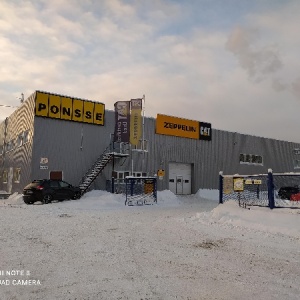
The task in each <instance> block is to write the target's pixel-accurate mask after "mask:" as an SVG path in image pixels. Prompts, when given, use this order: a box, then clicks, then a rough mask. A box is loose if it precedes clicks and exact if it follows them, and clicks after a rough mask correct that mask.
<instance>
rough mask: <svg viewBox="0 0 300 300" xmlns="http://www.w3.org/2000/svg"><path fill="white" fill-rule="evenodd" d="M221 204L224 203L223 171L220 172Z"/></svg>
mask: <svg viewBox="0 0 300 300" xmlns="http://www.w3.org/2000/svg"><path fill="white" fill-rule="evenodd" d="M219 204H223V171H220V172H219Z"/></svg>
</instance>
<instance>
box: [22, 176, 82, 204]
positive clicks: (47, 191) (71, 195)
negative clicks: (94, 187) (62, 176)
mask: <svg viewBox="0 0 300 300" xmlns="http://www.w3.org/2000/svg"><path fill="white" fill-rule="evenodd" d="M80 197H81V190H80V189H79V187H74V186H72V185H71V184H69V183H67V182H65V181H62V180H51V179H40V180H34V181H32V182H31V183H30V184H28V185H27V186H26V187H25V188H24V190H23V200H24V202H25V203H26V204H33V203H34V202H37V201H41V202H43V203H44V204H47V203H49V202H51V201H52V200H60V201H62V200H66V199H79V198H80Z"/></svg>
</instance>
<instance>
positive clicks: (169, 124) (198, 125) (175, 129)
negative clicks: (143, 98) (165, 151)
mask: <svg viewBox="0 0 300 300" xmlns="http://www.w3.org/2000/svg"><path fill="white" fill-rule="evenodd" d="M156 133H157V134H164V135H172V136H178V137H185V138H191V139H197V140H199V139H200V140H207V141H210V140H211V124H210V123H203V122H198V121H193V120H188V119H182V118H177V117H172V116H166V115H160V114H158V115H157V118H156Z"/></svg>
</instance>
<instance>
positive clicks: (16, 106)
mask: <svg viewBox="0 0 300 300" xmlns="http://www.w3.org/2000/svg"><path fill="white" fill-rule="evenodd" d="M0 106H4V107H13V108H16V107H18V106H10V105H3V104H0Z"/></svg>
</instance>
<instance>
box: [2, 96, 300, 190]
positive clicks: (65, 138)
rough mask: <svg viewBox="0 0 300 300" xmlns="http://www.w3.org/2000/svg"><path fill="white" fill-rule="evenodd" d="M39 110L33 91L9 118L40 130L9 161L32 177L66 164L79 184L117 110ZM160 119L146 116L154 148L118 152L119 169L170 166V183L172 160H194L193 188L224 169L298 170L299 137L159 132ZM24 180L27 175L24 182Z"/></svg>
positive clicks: (68, 176)
mask: <svg viewBox="0 0 300 300" xmlns="http://www.w3.org/2000/svg"><path fill="white" fill-rule="evenodd" d="M26 103H27V102H26ZM25 107H27V108H26V109H25ZM20 109H21V108H20ZM20 109H19V110H20ZM33 113H34V97H33V96H32V97H31V99H30V101H28V103H27V104H26V105H24V108H23V110H20V112H18V113H15V115H12V116H11V117H10V118H9V120H10V121H9V122H10V125H9V134H10V137H16V135H17V134H18V132H19V131H20V130H22V128H24V129H27V128H31V130H32V133H33V132H34V136H33V145H32V142H30V143H28V145H26V147H23V150H22V149H17V150H16V151H15V152H14V155H13V156H12V157H10V154H8V155H7V159H6V161H5V166H7V167H8V166H11V165H12V166H17V165H22V167H21V168H22V176H21V178H22V180H23V178H26V180H27V178H28V180H27V182H28V181H31V180H32V179H36V178H48V177H49V172H50V171H51V170H53V171H59V170H61V171H63V176H64V179H65V180H66V181H69V182H70V183H72V184H75V185H76V184H78V183H79V181H80V180H81V178H82V176H83V175H84V174H85V172H86V171H87V170H88V169H89V168H90V167H91V166H92V164H93V163H94V162H95V161H96V159H97V158H98V156H99V155H100V154H101V153H102V152H103V151H104V150H105V148H106V147H107V146H108V145H109V143H110V136H111V134H113V132H114V125H115V124H114V123H115V119H114V112H113V111H108V110H107V111H105V125H104V126H98V125H92V124H85V123H77V122H72V121H64V120H57V119H49V118H43V117H34V116H33ZM155 121H156V120H155V119H154V118H145V126H144V137H145V139H146V140H148V141H149V144H148V150H149V152H148V153H140V152H133V153H132V155H131V156H129V157H127V158H115V159H114V170H115V171H117V170H119V171H131V169H132V161H133V171H134V172H146V173H147V174H148V175H150V176H153V175H154V174H156V172H157V170H158V169H164V170H165V172H166V173H165V177H164V179H163V180H162V181H159V187H160V189H168V179H169V174H168V170H169V167H168V166H169V163H170V162H177V163H186V164H191V165H192V192H193V193H195V192H197V190H198V189H199V188H214V189H216V188H218V175H219V172H220V171H223V172H224V174H237V173H239V174H257V173H266V172H267V170H268V168H272V169H273V171H274V172H293V171H297V170H294V166H293V160H294V159H296V158H297V156H296V155H295V154H294V152H293V150H294V149H295V148H300V144H299V143H290V142H285V141H278V140H273V139H267V138H262V137H256V136H249V135H245V134H240V133H236V132H227V131H222V130H217V129H212V141H203V140H194V139H188V138H180V137H174V136H165V135H159V134H156V133H155ZM32 124H34V127H33V125H32ZM1 128H2V129H1V133H0V134H1V135H2V137H3V124H1ZM13 128H14V129H13ZM33 129H34V131H33ZM10 137H9V138H10ZM31 147H33V148H32V152H31ZM240 153H245V154H255V155H261V156H262V157H263V165H247V164H240V162H239V155H240ZM41 158H47V159H48V164H47V167H48V169H47V170H43V169H40V166H41ZM298 159H299V158H298ZM25 166H26V167H25ZM24 169H25V170H24ZM31 169H32V173H30V170H31ZM112 170H113V163H110V165H109V166H108V167H107V168H106V169H105V170H104V172H103V173H102V174H101V175H100V176H99V178H98V179H97V180H96V181H95V183H94V185H93V186H92V188H96V189H105V186H106V180H109V179H111V176H112ZM27 182H26V183H27ZM24 184H25V183H24V182H23V181H22V183H20V185H24ZM15 188H16V186H15Z"/></svg>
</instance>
